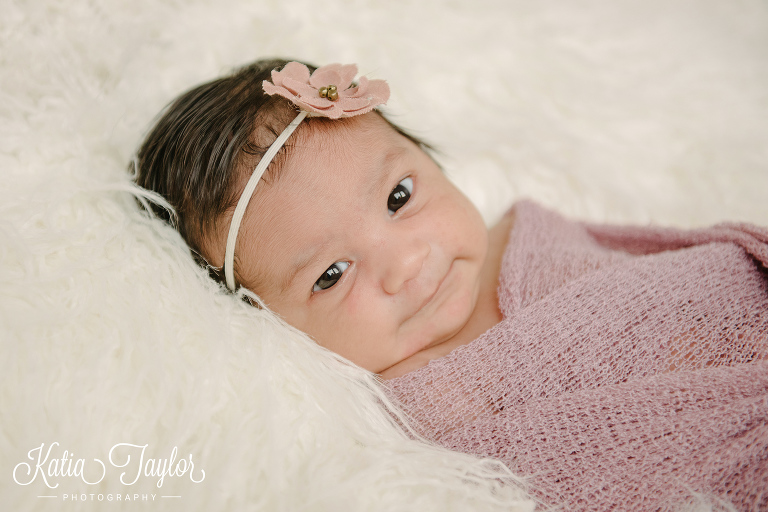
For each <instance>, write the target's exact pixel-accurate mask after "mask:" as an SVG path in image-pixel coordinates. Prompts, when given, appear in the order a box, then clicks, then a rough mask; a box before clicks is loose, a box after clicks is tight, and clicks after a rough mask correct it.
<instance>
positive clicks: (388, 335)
mask: <svg viewBox="0 0 768 512" xmlns="http://www.w3.org/2000/svg"><path fill="white" fill-rule="evenodd" d="M356 72H357V70H356V68H355V67H354V66H341V65H337V64H336V65H331V66H325V67H321V68H317V69H316V68H314V67H312V66H308V65H305V64H301V63H298V62H287V61H283V60H265V61H258V62H256V63H255V64H253V65H251V66H248V67H246V68H244V69H242V70H240V71H238V72H236V73H235V74H233V75H231V76H228V77H225V78H221V79H219V80H216V81H213V82H210V83H208V84H204V85H201V86H199V87H197V88H195V89H192V90H191V91H189V92H187V93H185V94H184V95H182V96H181V97H180V98H178V99H177V100H176V101H175V102H174V103H173V104H172V105H171V106H170V107H169V108H168V109H167V110H166V112H165V113H164V114H163V115H162V116H161V118H160V119H159V121H158V122H157V124H156V126H155V128H154V129H153V130H152V131H151V132H150V134H149V135H148V136H147V139H146V140H145V142H144V143H143V145H142V147H141V149H140V151H139V158H138V169H137V172H136V175H137V181H138V184H139V185H141V186H142V187H144V188H147V189H150V190H153V191H155V192H157V193H159V194H160V195H162V196H163V197H164V198H165V199H166V200H167V201H168V202H169V203H170V204H171V205H172V206H173V208H174V209H175V215H176V219H175V225H176V227H177V228H178V229H179V231H180V233H181V234H182V236H183V237H184V238H185V240H186V241H187V243H188V244H189V246H190V247H191V248H192V250H193V252H194V253H195V254H196V255H197V257H198V258H199V259H200V261H201V262H202V263H203V264H204V265H206V266H207V267H208V268H209V269H210V270H211V274H212V275H213V276H214V277H215V278H216V279H219V280H220V281H223V282H225V283H226V285H227V287H228V288H229V289H230V290H232V291H238V292H239V293H242V294H243V295H244V296H246V297H248V298H249V300H251V302H252V303H253V304H255V305H257V306H260V307H268V308H269V309H271V310H272V311H274V312H275V313H277V314H278V315H280V316H281V317H282V318H284V319H285V320H286V321H287V322H288V323H290V324H292V325H294V326H295V327H297V328H299V329H301V330H302V331H304V332H306V333H307V334H308V335H309V336H311V337H312V338H313V339H314V340H315V341H316V342H317V343H319V344H320V345H322V346H324V347H326V348H328V349H330V350H332V351H334V352H336V353H338V354H340V355H342V356H344V357H346V358H347V359H349V360H351V361H352V362H354V363H357V364H358V365H360V366H362V367H363V368H366V369H368V370H370V371H372V372H374V373H377V374H379V375H380V376H381V377H382V378H384V379H388V382H387V385H388V389H389V391H390V392H391V394H392V395H393V397H394V398H396V399H397V400H398V401H399V402H400V403H401V405H402V406H403V407H404V408H405V409H406V410H407V412H408V413H409V414H410V415H411V417H412V418H413V419H414V420H415V422H416V423H417V427H418V428H419V429H420V431H421V433H422V434H423V435H424V436H426V437H428V438H430V439H432V440H433V441H435V442H438V443H440V444H442V445H444V446H447V447H449V448H452V449H456V450H462V451H466V452H469V453H474V454H476V455H480V456H488V457H495V458H498V459H501V460H503V461H504V462H505V463H507V464H508V465H509V466H510V467H512V468H513V469H514V470H516V471H517V472H519V473H522V474H526V475H536V477H535V479H534V480H533V487H534V492H535V493H537V494H538V495H539V496H540V497H541V498H542V499H543V500H545V501H546V502H548V503H552V504H561V505H564V506H566V507H567V509H568V510H615V509H619V510H659V509H665V508H669V507H671V506H675V505H680V504H683V503H684V502H685V501H686V500H687V499H688V498H689V497H690V496H691V493H693V492H696V493H701V494H703V495H705V496H709V497H713V499H715V500H717V499H719V498H725V499H727V500H728V501H731V502H733V503H734V504H736V505H737V506H739V507H742V508H744V509H750V510H758V509H765V508H766V507H768V494H766V493H765V492H764V491H765V489H766V488H768V407H766V403H768V363H767V362H766V358H767V357H768V271H767V270H766V268H767V267H768V230H765V229H762V228H758V227H756V226H750V225H743V224H742V225H736V224H724V225H720V226H716V227H713V228H708V229H701V230H691V231H683V230H674V229H659V228H644V227H613V226H597V225H589V224H583V223H577V222H573V221H569V220H567V219H564V218H562V217H560V216H559V215H557V214H556V213H554V212H550V211H547V210H544V209H543V208H541V207H539V206H537V205H535V204H533V203H529V202H522V203H519V204H517V205H515V207H514V208H513V209H512V210H510V211H509V213H507V214H506V215H505V216H504V218H503V219H502V220H501V222H499V224H498V225H497V226H495V227H494V228H492V229H490V230H487V229H486V228H485V226H484V224H483V222H482V219H481V217H480V215H479V213H478V212H477V210H476V209H475V208H474V207H473V205H472V204H471V203H470V202H469V201H468V200H467V198H466V197H465V196H464V195H463V194H462V193H461V191H459V190H457V189H456V187H455V186H454V185H453V184H452V183H451V182H450V181H448V180H447V179H446V177H445V175H444V174H443V173H442V172H441V170H440V168H439V166H438V165H437V164H436V163H435V162H434V160H432V158H431V157H430V155H429V153H428V152H427V151H426V150H427V149H428V147H427V146H426V145H425V144H424V143H423V142H421V141H419V140H418V139H416V138H414V137H413V136H410V135H408V134H407V133H405V132H404V131H403V130H402V129H400V128H398V127H397V126H395V125H394V124H392V123H391V122H390V121H388V120H387V119H386V118H385V117H384V116H383V115H382V114H381V113H380V112H379V111H378V110H376V108H377V107H378V106H379V105H381V104H383V103H385V102H386V100H387V99H388V96H389V89H388V87H387V85H386V84H385V83H384V82H383V81H381V80H367V79H366V78H364V77H361V78H357V79H356V78H355V75H356ZM158 213H159V214H160V215H165V216H166V218H167V219H169V220H170V219H171V216H170V214H168V213H167V212H165V211H164V210H162V209H158Z"/></svg>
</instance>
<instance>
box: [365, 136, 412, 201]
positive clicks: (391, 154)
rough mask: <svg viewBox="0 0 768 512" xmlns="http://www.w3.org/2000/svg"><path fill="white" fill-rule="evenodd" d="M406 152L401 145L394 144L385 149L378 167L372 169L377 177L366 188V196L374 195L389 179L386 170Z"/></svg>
mask: <svg viewBox="0 0 768 512" xmlns="http://www.w3.org/2000/svg"><path fill="white" fill-rule="evenodd" d="M407 152H408V150H407V149H406V148H404V147H403V146H395V147H394V148H392V149H390V150H389V151H387V153H386V154H385V155H384V158H382V159H381V162H380V163H379V166H378V169H376V170H375V171H374V172H375V174H376V175H377V179H376V180H374V181H373V182H372V184H371V187H370V188H369V189H368V197H374V196H375V195H376V193H377V192H378V191H379V190H381V189H382V188H383V187H384V185H385V184H386V183H387V180H388V179H389V173H388V172H387V170H388V169H389V167H390V166H392V165H393V164H394V163H395V162H397V161H398V160H400V159H401V158H403V157H404V156H405V154H406V153H407Z"/></svg>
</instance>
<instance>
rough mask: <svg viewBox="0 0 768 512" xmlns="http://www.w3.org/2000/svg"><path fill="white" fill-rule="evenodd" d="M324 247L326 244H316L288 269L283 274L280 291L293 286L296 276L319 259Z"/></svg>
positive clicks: (282, 291)
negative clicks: (318, 256)
mask: <svg viewBox="0 0 768 512" xmlns="http://www.w3.org/2000/svg"><path fill="white" fill-rule="evenodd" d="M323 247H324V245H321V246H315V248H314V249H313V250H310V251H309V252H307V253H304V254H305V255H304V256H302V257H300V258H298V259H297V260H296V261H295V262H294V264H293V265H292V266H291V268H289V269H288V272H286V273H285V274H283V277H282V279H280V293H285V291H286V290H288V288H290V287H291V285H292V284H293V281H294V280H295V279H296V277H297V276H298V275H299V274H301V273H302V272H304V270H306V268H307V267H308V266H309V265H311V264H312V262H314V261H315V260H316V259H317V255H318V254H320V252H321V251H322V248H323Z"/></svg>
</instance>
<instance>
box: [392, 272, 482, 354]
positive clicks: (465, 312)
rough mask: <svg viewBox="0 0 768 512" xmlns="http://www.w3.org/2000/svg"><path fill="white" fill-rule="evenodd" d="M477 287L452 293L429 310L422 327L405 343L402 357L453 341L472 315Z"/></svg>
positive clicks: (475, 302) (475, 303)
mask: <svg viewBox="0 0 768 512" xmlns="http://www.w3.org/2000/svg"><path fill="white" fill-rule="evenodd" d="M478 288H479V287H475V288H474V289H472V288H470V289H466V290H464V291H462V292H460V293H459V292H457V293H454V294H452V295H451V296H450V297H449V298H448V299H447V300H446V301H445V302H444V303H443V304H440V306H439V307H438V308H436V310H435V311H431V312H429V318H428V319H426V321H425V323H424V325H423V326H422V328H420V329H418V331H417V332H416V333H413V335H412V337H411V339H410V340H409V342H407V343H405V346H406V347H407V351H406V354H405V357H404V358H403V359H405V358H407V357H410V356H412V355H414V354H416V353H418V352H421V351H423V350H428V349H431V348H434V347H438V346H440V345H443V344H444V343H448V342H451V341H454V338H455V337H456V336H457V335H460V334H461V333H462V331H463V330H464V328H465V327H466V326H467V324H468V322H469V319H470V318H471V317H472V313H473V312H474V309H475V307H476V305H477V297H478Z"/></svg>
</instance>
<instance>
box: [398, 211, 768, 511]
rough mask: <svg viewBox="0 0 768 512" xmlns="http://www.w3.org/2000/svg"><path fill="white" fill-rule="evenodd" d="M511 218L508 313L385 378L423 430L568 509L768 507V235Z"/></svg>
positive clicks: (505, 267) (551, 216)
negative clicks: (493, 462) (702, 501)
mask: <svg viewBox="0 0 768 512" xmlns="http://www.w3.org/2000/svg"><path fill="white" fill-rule="evenodd" d="M515 215H516V217H515V225H514V227H513V228H512V231H511V232H510V235H509V243H508V246H507V248H506V250H505V253H504V259H503V263H502V271H501V274H500V276H499V304H500V308H501V312H502V314H503V317H504V319H503V320H502V322H501V323H499V324H498V325H496V326H495V327H493V328H492V329H490V330H489V331H488V332H486V333H485V334H483V335H482V336H481V337H479V338H478V339H476V340H474V341H473V342H471V343H470V344H468V345H464V346H461V347H459V348H457V349H456V350H454V351H453V352H451V353H450V354H448V355H447V356H445V357H442V358H440V359H435V360H433V361H431V362H430V363H429V364H428V365H427V366H425V367H423V368H420V369H418V370H416V371H414V372H411V373H409V374H406V375H404V376H402V377H400V378H397V379H393V380H390V381H388V386H389V387H390V390H391V393H392V395H393V396H394V397H395V398H396V399H397V400H399V401H400V403H401V404H403V407H404V409H405V410H406V411H407V412H408V413H409V414H410V415H411V417H412V418H413V419H414V421H415V423H416V425H417V427H418V429H419V430H420V432H421V433H422V434H423V435H424V436H425V437H427V438H428V439H432V440H434V441H436V442H437V443H439V444H441V445H444V446H447V447H449V448H451V449H455V450H460V451H463V452H468V453H473V454H476V455H480V456H487V457H494V458H498V459H501V460H503V461H504V462H505V463H507V464H508V465H509V467H510V468H511V469H512V470H513V471H515V472H516V473H518V474H523V475H530V476H531V480H530V482H531V485H532V491H533V492H534V494H537V495H538V496H539V497H540V498H541V499H542V500H543V501H545V502H546V503H549V504H560V505H564V507H565V508H564V509H565V510H569V511H573V510H633V511H635V510H667V509H672V508H675V507H677V506H679V505H681V504H683V503H685V502H686V500H687V498H688V497H690V496H691V495H692V493H694V492H696V493H704V494H706V495H709V496H716V497H720V498H723V499H725V500H726V501H729V502H731V503H733V504H734V505H735V506H736V507H737V509H738V510H768V361H767V360H766V356H767V355H768V270H766V267H768V230H766V229H762V228H758V227H755V226H751V225H744V224H738V225H737V224H723V225H719V226H715V227H712V228H708V229H699V230H689V231H684V230H677V229H660V228H644V227H613V226H598V225H589V224H583V223H577V222H572V221H568V220H566V219H564V218H562V217H560V216H559V215H557V214H555V213H553V212H550V211H547V210H544V209H542V208H541V207H539V206H536V205H535V204H532V203H529V202H523V203H519V204H517V205H516V206H515Z"/></svg>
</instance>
